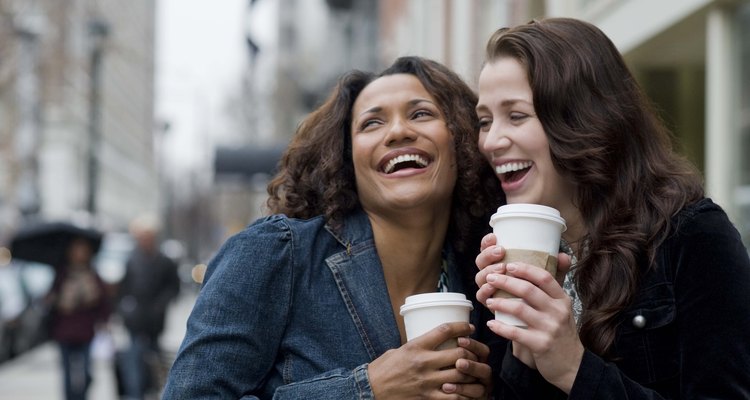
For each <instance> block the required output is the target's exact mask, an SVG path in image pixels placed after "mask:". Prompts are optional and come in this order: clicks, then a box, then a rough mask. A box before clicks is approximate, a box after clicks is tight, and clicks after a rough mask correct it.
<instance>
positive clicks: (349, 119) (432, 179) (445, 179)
mask: <svg viewBox="0 0 750 400" xmlns="http://www.w3.org/2000/svg"><path fill="white" fill-rule="evenodd" d="M475 104H476V95H475V94H474V93H473V92H472V91H471V89H470V88H469V87H468V86H467V85H466V84H465V83H464V82H463V81H462V80H461V79H460V78H459V77H458V76H457V75H456V74H455V73H453V72H451V71H450V70H449V69H447V68H446V67H444V66H442V65H440V64H438V63H436V62H433V61H429V60H426V59H422V58H418V57H404V58H400V59H398V60H397V61H396V62H395V63H394V64H393V65H391V66H390V67H389V68H387V69H386V70H385V71H384V72H382V73H381V74H379V75H377V76H374V75H372V74H369V73H364V72H359V71H353V72H350V73H348V74H346V75H344V76H343V77H342V78H341V79H340V80H339V83H338V85H337V87H336V88H335V89H334V90H333V93H332V94H331V95H330V97H329V98H328V99H327V100H326V101H325V103H324V104H323V105H322V106H321V107H320V108H318V109H317V110H315V111H314V112H312V113H311V114H310V115H309V116H308V117H307V118H306V119H305V120H304V121H303V122H302V123H301V124H300V125H299V127H298V129H297V132H296V135H295V137H294V138H293V139H292V142H291V143H290V144H289V146H288V148H287V150H286V152H285V154H284V155H283V157H282V159H281V163H280V170H279V172H278V174H277V175H276V176H275V178H274V179H273V180H272V181H271V183H270V184H269V186H268V192H269V195H270V198H269V200H268V206H269V208H270V211H271V212H272V213H273V215H271V216H269V217H266V218H263V219H261V220H259V221H256V222H255V223H253V224H252V225H251V226H249V227H248V228H247V229H246V230H244V231H243V232H241V233H239V234H237V235H236V236H234V237H232V238H230V239H229V240H228V241H227V243H225V245H224V246H223V247H222V249H221V250H220V251H219V253H218V254H217V255H216V256H215V258H214V259H213V260H212V261H211V263H210V264H209V267H208V270H207V274H206V277H205V280H204V283H203V287H202V290H201V293H200V295H199V297H198V299H197V302H196V304H195V308H194V309H193V311H192V313H191V316H190V318H189V320H188V330H187V335H186V337H185V339H184V342H183V344H182V346H181V348H180V350H179V353H178V355H177V359H176V360H175V363H174V366H173V367H172V370H171V372H170V376H169V379H168V383H167V386H166V390H165V393H164V399H186V398H201V399H208V398H232V399H237V398H242V399H270V398H274V399H360V398H378V399H389V398H394V399H410V398H436V399H468V398H485V396H487V393H488V386H489V384H490V381H491V370H490V368H489V365H488V364H487V359H488V356H489V348H488V346H487V345H486V344H483V343H481V342H480V341H479V340H478V339H479V336H478V335H479V333H477V332H474V330H475V329H474V326H479V327H485V328H486V324H485V323H484V322H483V319H484V320H486V316H482V315H480V311H481V312H483V313H484V314H485V315H486V314H488V313H487V312H486V310H484V309H483V307H478V303H477V304H476V306H475V312H474V313H473V316H472V323H473V324H468V323H450V324H445V325H443V326H441V327H439V328H436V329H434V330H432V331H430V332H428V333H427V334H425V335H423V336H421V337H419V338H417V339H413V340H411V341H409V342H408V343H407V341H406V336H405V330H404V323H403V318H402V316H401V315H400V314H399V307H400V306H401V305H402V304H403V303H404V299H405V298H406V297H407V296H410V295H413V294H417V293H425V292H435V291H451V292H463V293H465V294H467V297H469V298H470V299H473V294H474V293H475V292H476V289H477V287H476V286H475V285H474V282H473V276H474V263H473V261H474V258H475V257H476V255H477V253H478V251H474V252H473V253H472V249H474V248H477V247H478V244H479V240H480V239H481V237H482V235H484V234H485V233H486V232H487V231H486V230H485V228H486V227H487V220H488V217H489V215H490V214H491V213H492V211H494V209H495V208H496V207H497V205H498V204H499V203H500V202H501V201H502V200H503V198H502V191H501V190H500V186H499V183H498V182H497V179H495V177H494V174H493V173H492V170H491V168H489V166H488V165H487V163H486V162H485V161H484V159H483V158H482V156H481V154H480V153H479V151H478V149H477V147H476V141H477V138H478V133H477V131H476V126H477V125H476V123H477V119H476V113H475V112H474V106H475ZM487 333H489V332H487ZM470 336H472V337H471V338H470ZM493 336H494V335H493ZM453 338H458V344H459V347H458V348H454V349H448V350H435V349H436V347H438V346H439V345H440V344H441V343H443V342H445V341H446V340H449V339H453Z"/></svg>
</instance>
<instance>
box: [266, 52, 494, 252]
mask: <svg viewBox="0 0 750 400" xmlns="http://www.w3.org/2000/svg"><path fill="white" fill-rule="evenodd" d="M394 74H411V75H414V76H415V77H417V79H419V81H420V82H421V83H422V85H423V86H424V87H425V89H426V90H427V91H428V92H429V93H430V94H431V95H432V96H433V97H434V98H435V100H436V102H437V104H438V106H439V107H440V110H441V112H442V113H443V115H444V116H445V120H446V125H447V127H448V130H449V131H450V132H451V133H452V134H453V141H454V144H455V150H456V162H457V165H458V177H457V182H456V186H455V188H454V191H453V199H452V210H451V221H450V228H449V233H448V239H449V240H450V241H451V244H452V245H453V247H454V248H455V249H456V250H457V251H459V252H466V251H474V250H478V248H479V240H480V238H481V235H483V234H484V233H485V232H487V231H488V230H489V227H488V223H487V222H488V218H489V216H490V215H491V214H492V212H494V211H495V210H496V208H497V206H498V205H500V204H502V203H504V199H505V198H504V195H503V193H502V190H501V189H500V186H499V183H498V181H497V178H496V177H495V174H494V172H493V171H492V169H491V168H490V166H489V164H488V163H487V162H486V161H485V160H484V158H483V157H482V156H481V153H480V152H479V150H478V147H477V140H478V133H479V131H478V129H477V125H478V121H477V116H476V112H475V110H474V108H475V106H476V103H477V97H476V94H475V93H474V92H473V91H472V90H471V89H470V88H469V87H468V86H467V85H466V83H465V82H464V81H463V80H462V79H461V78H460V77H459V76H458V75H457V74H456V73H454V72H453V71H451V70H450V69H448V68H447V67H445V66H443V65H441V64H439V63H437V62H435V61H432V60H428V59H425V58H421V57H401V58H399V59H397V60H396V61H395V62H394V63H393V64H392V65H391V66H390V67H388V68H387V69H385V70H384V71H383V72H381V73H380V74H379V75H374V74H371V73H367V72H362V71H352V72H349V73H347V74H345V75H343V76H342V77H341V78H340V79H339V81H338V84H337V85H336V87H335V88H334V89H333V92H332V93H331V94H330V96H329V97H328V99H327V100H326V101H325V102H324V103H323V105H322V106H320V107H319V108H318V109H316V110H315V111H313V112H312V113H311V114H310V115H309V116H308V117H307V118H306V119H305V120H304V121H303V122H302V123H301V124H300V125H299V127H298V128H297V132H296V134H295V136H294V138H293V139H292V141H291V142H290V143H289V146H288V147H287V149H286V151H285V153H284V155H283V156H282V158H281V161H280V166H279V172H278V173H277V174H276V176H275V177H274V178H273V180H272V181H271V182H270V183H269V185H268V194H269V195H270V197H269V199H268V202H267V205H268V207H269V209H270V211H271V212H273V213H281V214H286V215H287V216H289V217H294V218H311V217H314V216H318V215H324V216H325V217H326V219H327V221H328V223H329V224H330V225H331V226H332V227H334V228H339V227H340V223H341V221H342V219H343V217H344V216H345V215H347V214H348V213H350V212H351V211H353V210H355V209H357V208H358V207H360V202H359V197H358V194H357V187H356V183H355V178H354V165H353V163H352V144H351V120H352V107H353V105H354V101H355V100H356V99H357V96H358V95H359V93H360V92H361V91H362V90H363V89H364V88H365V87H366V86H367V85H368V84H369V83H370V82H372V81H373V80H375V79H377V78H378V77H382V76H387V75H394Z"/></svg>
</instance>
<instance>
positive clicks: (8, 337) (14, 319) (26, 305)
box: [0, 260, 55, 362]
mask: <svg viewBox="0 0 750 400" xmlns="http://www.w3.org/2000/svg"><path fill="white" fill-rule="evenodd" d="M54 279H55V270H54V268H52V267H51V266H49V265H46V264H41V263H32V262H24V261H19V260H12V261H11V262H9V263H7V264H4V265H2V266H0V362H2V361H5V360H8V359H11V358H13V357H15V356H17V355H19V354H22V353H23V352H25V351H28V350H30V349H32V348H33V347H35V346H36V345H38V344H40V343H42V342H44V341H46V340H47V334H48V332H47V329H46V316H47V307H46V305H45V303H44V297H45V295H46V294H47V292H48V291H49V289H50V287H51V286H52V282H53V281H54Z"/></svg>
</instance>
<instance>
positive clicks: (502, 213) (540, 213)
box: [490, 203, 567, 232]
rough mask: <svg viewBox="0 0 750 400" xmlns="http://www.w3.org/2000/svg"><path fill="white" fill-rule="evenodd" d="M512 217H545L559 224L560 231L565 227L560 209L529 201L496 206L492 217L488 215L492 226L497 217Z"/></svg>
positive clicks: (563, 230)
mask: <svg viewBox="0 0 750 400" xmlns="http://www.w3.org/2000/svg"><path fill="white" fill-rule="evenodd" d="M513 217H532V218H540V219H546V220H549V221H553V222H557V223H558V224H560V225H561V226H562V230H561V232H565V230H566V229H567V226H566V225H565V219H563V218H562V216H560V211H558V210H557V209H555V208H552V207H549V206H544V205H541V204H530V203H514V204H505V205H502V206H500V207H498V208H497V212H496V213H495V214H493V215H492V217H490V226H494V225H495V221H497V220H498V219H502V218H513Z"/></svg>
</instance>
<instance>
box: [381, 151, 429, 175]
mask: <svg viewBox="0 0 750 400" xmlns="http://www.w3.org/2000/svg"><path fill="white" fill-rule="evenodd" d="M407 161H413V162H415V163H417V164H419V166H420V167H423V168H424V167H426V166H427V164H428V162H427V160H426V159H425V158H424V157H422V156H419V155H416V154H404V155H402V156H398V157H396V158H394V159H392V160H391V161H388V164H386V165H385V168H383V170H384V171H385V173H386V174H390V173H391V172H393V169H394V168H396V164H398V163H402V162H407Z"/></svg>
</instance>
